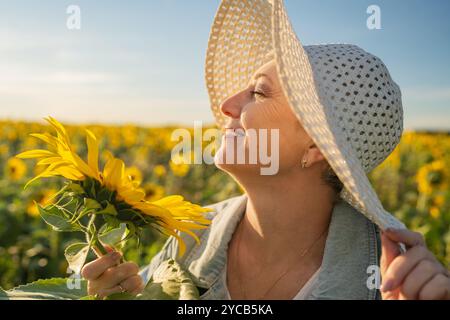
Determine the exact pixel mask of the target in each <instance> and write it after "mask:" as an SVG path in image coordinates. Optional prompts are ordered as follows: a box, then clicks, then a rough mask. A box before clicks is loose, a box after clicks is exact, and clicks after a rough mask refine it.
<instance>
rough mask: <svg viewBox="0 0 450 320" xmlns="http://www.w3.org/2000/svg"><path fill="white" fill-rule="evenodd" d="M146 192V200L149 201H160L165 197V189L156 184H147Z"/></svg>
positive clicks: (145, 186)
mask: <svg viewBox="0 0 450 320" xmlns="http://www.w3.org/2000/svg"><path fill="white" fill-rule="evenodd" d="M144 190H145V194H146V196H145V199H146V200H148V201H154V200H159V199H161V198H162V197H164V193H165V191H164V188H163V187H161V186H159V185H157V184H154V183H147V184H145V185H144Z"/></svg>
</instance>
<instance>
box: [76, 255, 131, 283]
mask: <svg viewBox="0 0 450 320" xmlns="http://www.w3.org/2000/svg"><path fill="white" fill-rule="evenodd" d="M121 257H122V254H121V253H120V252H117V251H115V252H110V253H108V254H106V255H104V256H102V257H100V258H98V259H96V260H94V261H92V262H89V263H88V264H86V265H85V266H84V267H83V269H82V270H81V275H82V276H83V278H85V279H87V280H89V281H93V280H96V279H97V278H99V277H100V276H101V275H102V274H103V273H104V272H105V271H106V270H107V269H108V268H111V267H113V266H115V265H117V263H119V261H120V258H121Z"/></svg>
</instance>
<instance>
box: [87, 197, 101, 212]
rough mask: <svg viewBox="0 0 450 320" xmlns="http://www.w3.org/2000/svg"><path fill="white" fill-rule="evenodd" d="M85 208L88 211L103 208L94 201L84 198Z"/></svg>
mask: <svg viewBox="0 0 450 320" xmlns="http://www.w3.org/2000/svg"><path fill="white" fill-rule="evenodd" d="M84 207H85V208H86V209H87V210H95V209H100V208H101V207H102V206H101V205H100V203H98V202H97V201H96V200H94V199H90V198H84Z"/></svg>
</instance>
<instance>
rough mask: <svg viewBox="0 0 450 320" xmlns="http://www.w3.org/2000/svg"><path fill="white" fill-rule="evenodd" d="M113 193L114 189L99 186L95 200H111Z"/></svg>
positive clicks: (101, 201)
mask: <svg viewBox="0 0 450 320" xmlns="http://www.w3.org/2000/svg"><path fill="white" fill-rule="evenodd" d="M113 193H114V191H110V190H108V189H107V188H105V187H104V188H101V189H100V191H99V192H98V195H97V200H98V202H100V203H103V201H107V202H111V201H112V200H113Z"/></svg>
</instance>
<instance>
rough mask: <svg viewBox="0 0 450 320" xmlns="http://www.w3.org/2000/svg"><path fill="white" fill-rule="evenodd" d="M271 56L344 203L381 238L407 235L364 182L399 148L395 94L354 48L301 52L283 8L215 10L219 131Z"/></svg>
mask: <svg viewBox="0 0 450 320" xmlns="http://www.w3.org/2000/svg"><path fill="white" fill-rule="evenodd" d="M270 52H273V56H272V57H270V59H273V58H274V59H275V61H276V65H277V70H278V75H279V78H280V81H281V86H282V88H283V91H284V93H285V95H286V97H287V99H288V101H289V103H290V106H291V108H292V110H293V111H294V112H295V114H296V115H297V117H298V119H299V121H300V123H301V124H302V126H303V128H304V129H305V131H306V132H307V133H308V135H309V136H310V137H311V139H312V140H313V141H314V143H315V144H316V145H317V147H318V148H319V149H320V150H321V152H322V154H323V155H324V157H325V158H326V159H327V161H328V163H329V164H330V166H331V167H332V168H333V170H334V172H335V173H336V175H337V176H338V177H339V179H340V180H341V181H342V183H343V184H344V189H343V191H342V193H341V197H342V198H343V199H344V200H345V201H347V202H348V203H349V204H350V205H352V206H353V207H354V208H356V209H357V210H358V211H360V212H362V213H363V214H364V215H365V216H367V217H368V218H369V219H370V220H372V221H373V222H375V223H376V224H377V225H378V226H379V227H380V228H381V229H383V230H384V229H386V228H405V226H404V224H403V223H401V222H400V221H399V220H397V219H396V218H395V217H393V216H392V215H391V214H390V213H389V212H387V211H385V210H384V208H383V206H382V204H381V202H380V200H379V198H378V196H377V194H376V193H375V191H374V190H373V188H372V186H371V184H370V182H369V180H368V177H367V173H369V172H370V171H371V170H372V169H374V168H375V167H376V166H378V165H379V164H380V163H381V162H383V161H384V160H385V159H386V158H387V156H388V155H389V154H390V153H391V152H392V151H393V150H394V148H395V147H396V146H397V144H398V143H399V141H400V138H401V135H402V132H403V108H402V102H401V92H400V88H399V87H398V85H397V84H396V83H395V82H394V81H393V80H392V78H391V76H390V74H389V71H388V70H387V68H386V66H385V65H384V64H383V62H382V61H381V60H380V59H379V58H377V57H376V56H374V55H372V54H370V53H367V52H366V51H364V50H363V49H361V48H359V47H358V46H355V45H349V44H326V45H313V46H302V44H301V43H300V41H299V40H298V38H297V36H296V34H295V32H294V30H293V28H292V26H291V23H290V21H289V18H288V16H287V14H286V10H285V7H284V4H283V1H282V0H223V1H222V3H221V4H220V7H219V9H218V11H217V13H216V16H215V20H214V23H213V25H212V28H211V33H210V38H209V42H208V50H207V56H206V65H205V71H206V75H205V77H206V83H207V89H208V92H209V96H210V102H211V107H212V111H213V113H214V116H215V118H216V120H217V124H218V125H219V126H220V127H221V126H223V125H224V124H225V121H226V119H225V117H224V115H223V114H222V113H221V112H220V108H219V107H220V104H221V103H222V101H223V100H224V99H226V98H227V97H229V96H231V95H233V94H235V93H236V92H238V91H239V90H243V89H244V88H245V87H246V86H247V85H248V82H249V80H250V78H251V77H252V76H253V74H254V72H256V70H257V69H258V68H259V67H261V66H262V65H264V64H265V63H267V62H268V59H269V58H268V56H269V55H268V53H270Z"/></svg>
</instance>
